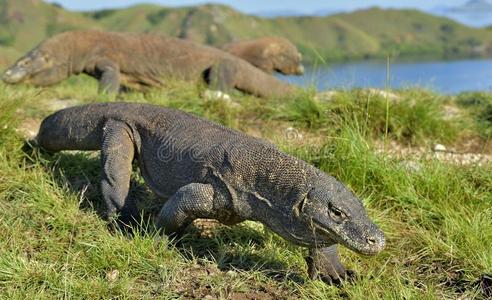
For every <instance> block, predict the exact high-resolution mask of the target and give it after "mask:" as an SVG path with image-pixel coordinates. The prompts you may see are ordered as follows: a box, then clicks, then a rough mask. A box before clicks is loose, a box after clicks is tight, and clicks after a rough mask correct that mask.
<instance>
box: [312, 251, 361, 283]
mask: <svg viewBox="0 0 492 300" xmlns="http://www.w3.org/2000/svg"><path fill="white" fill-rule="evenodd" d="M306 262H307V265H308V274H309V277H310V278H311V279H321V280H323V281H324V282H327V283H334V284H336V285H338V284H341V283H342V282H343V281H344V280H347V279H349V280H350V279H352V278H353V277H354V275H355V273H354V272H353V271H352V270H346V269H345V267H344V266H343V265H342V263H341V262H340V257H339V256H338V245H337V244H335V245H332V246H329V247H325V248H319V249H316V248H312V249H309V256H308V257H307V258H306Z"/></svg>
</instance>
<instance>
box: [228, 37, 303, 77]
mask: <svg viewBox="0 0 492 300" xmlns="http://www.w3.org/2000/svg"><path fill="white" fill-rule="evenodd" d="M221 49H222V50H224V51H226V52H229V53H231V54H233V55H235V56H238V57H241V58H242V59H244V60H246V61H248V62H249V63H251V64H252V65H253V66H256V67H257V68H259V69H262V70H263V71H265V72H267V73H269V74H272V73H273V72H279V73H282V74H285V75H302V74H304V66H303V65H302V63H301V61H302V55H301V53H299V51H298V50H297V48H296V46H295V45H294V44H292V43H291V42H290V41H289V40H288V39H286V38H283V37H275V36H272V37H263V38H258V39H253V40H243V41H236V42H231V43H228V44H225V45H223V46H222V47H221Z"/></svg>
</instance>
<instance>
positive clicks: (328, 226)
mask: <svg viewBox="0 0 492 300" xmlns="http://www.w3.org/2000/svg"><path fill="white" fill-rule="evenodd" d="M292 216H293V218H294V219H297V221H298V222H299V223H297V222H296V223H297V224H304V226H302V225H301V227H305V228H306V229H303V230H296V228H295V227H298V226H296V225H294V228H293V231H294V232H295V235H292V233H290V232H288V233H289V235H291V236H290V237H289V239H290V240H292V239H293V238H294V239H296V240H297V241H294V240H293V242H297V243H299V244H304V245H306V246H309V247H320V246H321V247H324V246H329V245H333V244H341V245H344V246H345V247H347V248H349V249H351V250H353V251H355V252H357V253H359V254H365V255H375V254H377V253H378V252H380V251H381V250H383V248H384V245H385V239H384V233H383V232H382V231H381V230H380V229H379V228H378V227H377V226H376V225H375V224H374V223H373V222H372V221H371V220H370V219H369V217H368V216H367V214H366V211H365V209H364V206H363V205H362V203H361V201H360V200H359V199H358V198H357V197H356V196H355V195H354V194H353V193H352V192H350V191H349V190H348V189H347V188H346V187H345V186H344V185H343V184H342V183H340V182H338V181H337V180H336V179H334V178H333V177H331V176H328V175H326V174H321V175H320V176H319V177H317V178H316V181H315V182H314V184H313V185H312V186H311V188H310V190H309V192H307V193H306V194H305V195H304V196H302V197H300V199H298V200H297V201H296V202H295V203H294V205H293V208H292Z"/></svg>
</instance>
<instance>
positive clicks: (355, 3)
mask: <svg viewBox="0 0 492 300" xmlns="http://www.w3.org/2000/svg"><path fill="white" fill-rule="evenodd" d="M48 2H57V3H59V4H61V5H62V6H63V7H65V8H68V9H71V10H96V9H102V8H119V7H127V6H131V5H135V4H139V3H156V4H160V5H162V6H186V5H195V4H203V3H211V2H212V3H223V4H227V5H229V6H232V7H234V8H236V9H238V10H240V11H242V12H245V13H257V12H268V11H297V12H299V13H310V12H315V11H319V10H334V11H347V10H354V9H358V8H366V7H370V6H380V7H395V8H402V7H405V8H408V7H411V8H418V9H421V10H429V9H432V8H434V7H437V6H442V5H446V6H457V5H461V4H463V3H465V2H466V0H446V1H443V0H379V1H377V0H351V1H348V0H329V1H321V0H281V1H277V0H273V1H272V0H230V1H221V0H209V1H203V0H184V1H183V0H182V1H178V0H113V1H101V0H83V1H75V0H49V1H48Z"/></svg>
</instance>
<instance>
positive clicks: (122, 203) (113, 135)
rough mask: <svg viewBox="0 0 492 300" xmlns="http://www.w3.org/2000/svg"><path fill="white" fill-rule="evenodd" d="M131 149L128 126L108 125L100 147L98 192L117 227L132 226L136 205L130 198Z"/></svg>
mask: <svg viewBox="0 0 492 300" xmlns="http://www.w3.org/2000/svg"><path fill="white" fill-rule="evenodd" d="M134 149H135V146H134V144H133V140H132V138H131V135H130V130H129V128H128V126H127V125H126V124H124V123H122V122H119V121H114V120H109V121H107V122H106V124H105V126H104V132H103V142H102V147H101V162H102V180H101V189H102V194H103V196H104V201H105V203H106V208H107V217H108V219H109V220H110V221H114V220H116V221H117V223H118V225H120V226H121V225H123V224H131V223H133V222H134V221H135V219H134V218H135V217H136V215H137V207H136V204H135V202H134V201H133V199H131V198H130V196H129V190H130V177H131V174H132V161H133V158H134Z"/></svg>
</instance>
